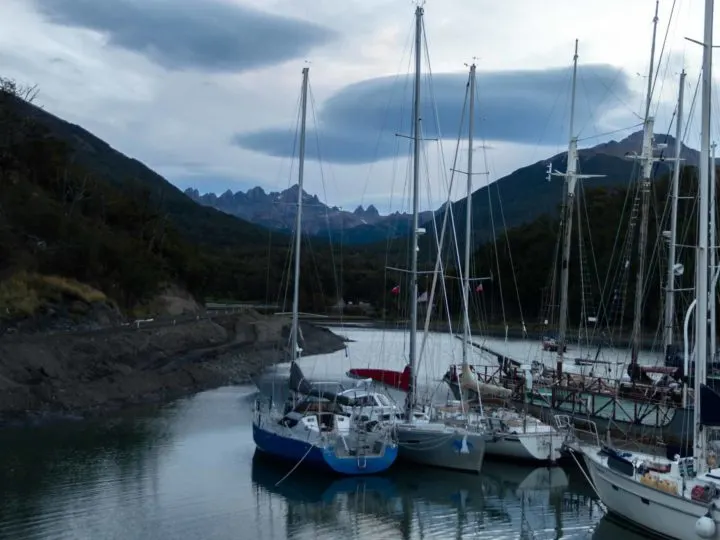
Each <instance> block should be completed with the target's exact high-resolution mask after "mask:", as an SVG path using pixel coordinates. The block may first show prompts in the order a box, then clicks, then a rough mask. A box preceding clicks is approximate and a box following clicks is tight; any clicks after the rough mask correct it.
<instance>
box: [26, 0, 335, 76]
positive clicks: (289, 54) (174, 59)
mask: <svg viewBox="0 0 720 540" xmlns="http://www.w3.org/2000/svg"><path fill="white" fill-rule="evenodd" d="M32 1H33V2H34V4H35V6H36V7H37V9H38V11H39V12H40V13H41V14H42V15H44V16H45V17H46V18H47V19H48V20H49V21H50V22H52V23H55V24H59V25H63V26H70V27H80V28H87V29H91V30H96V31H98V32H102V33H103V34H105V35H107V37H108V39H109V43H110V44H111V45H114V46H117V47H121V48H124V49H127V50H130V51H135V52H137V53H140V54H143V55H145V56H146V57H148V58H150V59H151V60H152V61H154V62H156V63H157V64H159V65H161V66H163V67H165V68H167V69H173V70H183V69H194V70H200V71H216V72H220V71H243V70H247V69H253V68H257V67H262V66H266V65H271V64H275V63H278V62H282V61H285V60H290V59H293V58H299V57H302V56H303V55H304V54H306V53H307V52H308V51H309V50H310V49H311V48H313V47H315V46H318V45H322V44H324V43H327V42H328V41H330V40H332V39H333V37H334V36H335V34H334V32H332V31H330V30H328V29H326V28H323V27H321V26H317V25H315V24H312V23H309V22H306V21H301V20H298V19H292V18H289V17H281V16H277V15H272V14H269V13H264V12H261V11H257V10H253V9H249V8H246V7H242V6H237V5H232V4H230V3H228V2H226V1H222V0H32Z"/></svg>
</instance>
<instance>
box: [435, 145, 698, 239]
mask: <svg viewBox="0 0 720 540" xmlns="http://www.w3.org/2000/svg"><path fill="white" fill-rule="evenodd" d="M655 141H656V143H661V142H662V143H666V144H667V148H666V149H665V150H663V151H662V154H661V155H665V156H673V155H674V153H675V150H674V144H675V139H674V138H673V137H671V136H669V135H664V134H656V135H655ZM641 144H642V132H636V133H633V134H631V135H629V136H628V137H626V138H625V139H622V140H620V141H614V140H613V141H609V142H607V143H602V144H599V145H597V146H594V147H591V148H587V149H581V150H580V151H579V164H578V168H579V171H580V172H581V173H583V174H602V175H605V176H604V177H603V178H593V179H591V180H585V181H584V182H583V183H584V186H585V189H590V190H592V189H596V188H602V189H612V188H621V189H624V188H626V187H627V186H628V185H629V184H630V182H632V181H633V180H635V179H637V177H638V174H639V166H638V162H637V161H635V160H631V159H626V158H625V155H626V154H630V153H633V152H637V153H639V152H640V148H641ZM681 155H682V156H683V158H685V160H686V164H688V165H695V164H697V161H698V152H697V151H696V150H693V149H691V148H688V147H687V146H683V151H682V154H681ZM548 164H552V168H553V170H554V171H560V172H564V171H565V170H566V168H567V154H566V153H561V154H556V155H554V156H551V157H549V158H547V159H544V160H542V161H538V162H536V163H533V164H532V165H528V166H526V167H522V168H520V169H518V170H516V171H515V172H513V173H511V174H509V175H508V176H505V177H503V178H500V179H499V180H498V181H497V182H495V183H493V184H491V185H490V186H484V187H482V188H480V189H478V190H476V191H475V192H474V193H473V198H472V216H473V239H474V241H475V243H476V244H480V243H483V242H485V241H487V240H489V239H491V238H492V230H493V224H494V227H495V231H496V232H497V233H499V232H501V231H502V230H503V218H504V225H505V226H506V227H507V228H514V227H518V226H520V225H523V224H529V223H531V222H533V221H534V220H535V219H537V218H539V217H540V216H543V215H550V216H553V217H555V216H559V214H558V212H559V208H560V205H561V203H562V200H563V192H564V179H563V178H562V177H558V176H553V177H552V179H551V180H550V182H548V181H547V167H548ZM670 169H671V165H670V164H669V163H665V162H658V163H656V164H655V167H654V171H653V178H659V177H662V176H663V175H664V174H667V173H668V171H670ZM491 201H492V205H491ZM465 207H466V199H462V200H459V201H456V202H455V203H453V212H454V213H455V215H456V216H464V215H465ZM491 216H492V218H493V219H492V221H491ZM436 219H439V220H440V222H441V220H442V209H441V210H438V211H437V213H436ZM458 238H459V239H460V241H461V242H462V241H463V238H464V229H463V230H459V231H458Z"/></svg>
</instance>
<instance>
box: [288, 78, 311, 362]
mask: <svg viewBox="0 0 720 540" xmlns="http://www.w3.org/2000/svg"><path fill="white" fill-rule="evenodd" d="M309 72H310V68H308V67H305V68H303V70H302V75H303V82H302V97H301V104H300V107H301V111H302V112H301V119H300V148H299V152H298V154H299V156H298V162H299V163H298V201H297V215H296V216H295V273H294V278H293V306H292V310H293V311H292V327H291V330H290V350H291V351H292V352H291V353H290V354H291V355H292V356H291V358H292V361H293V362H294V361H295V360H296V359H297V356H298V354H297V349H298V313H299V312H300V305H299V304H300V244H301V242H300V241H301V239H302V203H303V175H304V174H305V124H306V117H307V89H308V73H309Z"/></svg>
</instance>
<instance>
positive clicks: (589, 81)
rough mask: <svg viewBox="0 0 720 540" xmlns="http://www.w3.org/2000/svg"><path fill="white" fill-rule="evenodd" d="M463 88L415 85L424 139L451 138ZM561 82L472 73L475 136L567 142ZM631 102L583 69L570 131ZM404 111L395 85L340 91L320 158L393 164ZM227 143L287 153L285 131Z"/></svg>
mask: <svg viewBox="0 0 720 540" xmlns="http://www.w3.org/2000/svg"><path fill="white" fill-rule="evenodd" d="M467 80H468V76H467V74H464V73H452V74H450V73H446V74H436V75H434V76H433V79H432V92H431V91H430V90H429V85H427V84H423V89H422V94H423V95H424V98H423V99H422V105H423V106H422V108H421V110H422V115H421V117H422V119H423V132H424V136H425V137H426V138H438V137H442V138H448V139H454V138H456V137H457V135H458V132H459V129H460V119H461V113H462V107H463V101H464V99H465V86H466V83H467ZM569 81H570V73H569V70H568V69H566V68H556V69H547V70H523V71H499V72H478V75H477V92H478V101H477V103H478V105H477V110H478V113H477V116H476V123H475V124H476V129H475V131H476V133H475V135H476V136H477V137H483V138H485V139H487V140H493V141H507V142H515V143H533V144H534V143H537V142H538V141H539V140H540V139H542V142H543V143H545V144H556V143H562V142H565V141H567V137H568V127H567V122H568V116H569V114H568V112H567V111H568V109H569V101H568V100H569V95H570V92H569V87H570V84H569ZM299 83H300V77H298V85H299ZM609 89H610V90H609ZM429 98H432V99H429ZM631 99H632V92H631V90H630V87H629V84H628V78H627V76H626V75H625V74H624V73H623V72H620V71H618V69H617V68H614V67H612V66H608V65H601V64H597V65H585V66H583V67H582V78H581V84H579V86H578V99H577V106H576V125H577V126H578V127H580V126H582V125H583V123H587V122H592V123H594V124H597V123H598V122H599V123H600V124H601V125H602V119H603V117H604V116H605V115H607V114H608V113H610V112H612V111H613V110H614V109H616V108H618V107H623V106H622V105H621V104H622V103H623V102H628V101H629V100H631ZM433 102H434V103H435V108H436V110H437V115H436V113H435V110H433V108H432V105H431V103H433ZM411 107H412V84H411V83H410V81H403V80H402V79H401V78H398V77H382V78H376V79H369V80H366V81H362V82H359V83H356V84H352V85H350V86H347V87H345V88H343V89H342V90H340V91H339V92H337V93H336V94H335V95H333V96H332V97H330V98H329V99H328V100H327V101H326V102H325V103H324V104H323V106H322V108H321V110H320V112H319V120H318V124H319V125H318V127H317V130H318V135H319V139H320V154H321V157H322V158H323V159H325V160H328V161H333V162H338V163H348V164H352V163H367V162H372V161H375V160H379V159H384V158H388V157H392V156H394V155H395V154H396V152H397V145H398V144H402V145H406V144H407V143H408V141H407V140H406V139H401V138H398V137H396V135H395V133H396V132H401V133H404V134H409V133H410V129H409V124H410V114H411ZM436 116H437V118H438V119H439V122H436V120H435V118H436ZM438 127H439V129H438ZM603 127H606V126H603ZM612 127H616V126H611V128H612ZM233 142H234V143H235V144H237V145H238V146H240V147H242V148H246V149H249V150H255V151H257V152H262V153H265V154H268V155H272V156H280V157H285V156H289V155H291V154H292V153H293V148H294V140H293V133H292V132H289V131H288V129H287V128H285V129H265V130H261V131H256V132H250V133H238V134H236V135H235V136H234V138H233ZM317 153H318V152H317V145H316V144H315V133H313V132H312V131H309V132H308V147H307V154H306V155H307V157H308V158H310V159H317V158H318V156H317Z"/></svg>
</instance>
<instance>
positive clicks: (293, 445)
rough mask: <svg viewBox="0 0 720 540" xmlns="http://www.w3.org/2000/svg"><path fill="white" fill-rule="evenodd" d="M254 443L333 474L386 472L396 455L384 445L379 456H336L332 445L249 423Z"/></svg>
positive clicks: (283, 457)
mask: <svg viewBox="0 0 720 540" xmlns="http://www.w3.org/2000/svg"><path fill="white" fill-rule="evenodd" d="M253 439H254V441H255V446H256V447H257V448H258V449H259V450H260V451H262V452H264V453H265V454H267V455H269V456H273V457H275V458H277V459H281V460H284V461H288V462H293V463H298V462H300V460H302V464H303V465H305V466H308V467H314V468H318V469H323V470H329V471H332V472H334V473H337V474H341V475H348V476H351V475H352V476H355V475H366V474H378V473H381V472H383V471H386V470H387V469H388V468H389V467H390V466H391V465H392V464H393V463H394V462H395V459H396V458H397V456H398V447H397V445H395V444H387V445H385V447H384V450H383V452H382V453H381V454H379V455H369V456H362V455H361V456H340V455H338V454H337V453H336V452H335V449H334V448H333V447H332V446H320V445H317V444H313V443H312V442H307V441H302V440H299V439H296V438H293V437H284V436H282V435H279V434H277V433H274V432H272V431H270V430H268V429H265V428H263V427H261V426H260V425H258V424H257V423H253Z"/></svg>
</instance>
